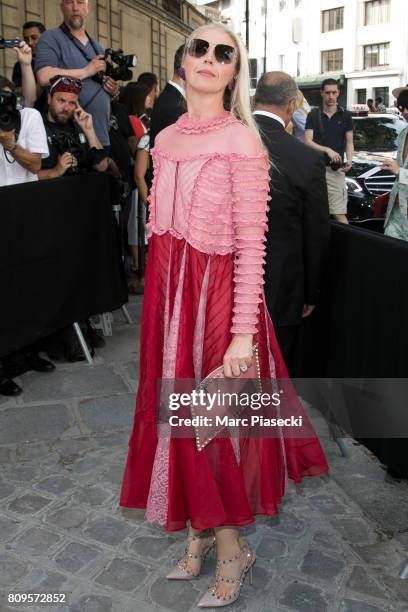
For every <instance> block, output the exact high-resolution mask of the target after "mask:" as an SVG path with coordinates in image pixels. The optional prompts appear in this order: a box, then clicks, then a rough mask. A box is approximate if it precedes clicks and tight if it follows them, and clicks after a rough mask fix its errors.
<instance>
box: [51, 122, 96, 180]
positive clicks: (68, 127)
mask: <svg viewBox="0 0 408 612" xmlns="http://www.w3.org/2000/svg"><path fill="white" fill-rule="evenodd" d="M43 122H44V127H45V131H46V133H47V142H48V148H49V151H50V155H49V157H45V158H44V159H42V160H41V170H50V169H51V168H54V167H55V166H56V165H57V162H58V156H59V155H60V153H59V150H58V147H57V146H56V144H55V142H54V140H53V136H54V135H59V134H70V135H71V136H74V137H75V138H76V140H77V143H78V146H81V147H83V148H84V149H85V150H88V149H89V144H88V141H87V139H86V136H85V134H84V133H83V131H82V130H81V129H80V127H79V126H78V125H77V124H76V123H75V121H74V119H70V120H69V121H68V122H67V123H65V124H60V123H52V122H51V121H48V119H47V116H46V115H43Z"/></svg>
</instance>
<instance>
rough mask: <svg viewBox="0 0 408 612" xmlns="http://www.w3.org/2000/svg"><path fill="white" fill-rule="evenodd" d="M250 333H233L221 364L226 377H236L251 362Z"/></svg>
mask: <svg viewBox="0 0 408 612" xmlns="http://www.w3.org/2000/svg"><path fill="white" fill-rule="evenodd" d="M252 342H253V335H252V334H235V335H234V337H233V339H232V341H231V344H230V345H229V347H228V348H227V352H226V353H225V355H224V360H223V366H224V375H225V377H226V378H233V377H234V376H236V377H238V376H240V374H242V373H243V372H246V371H247V370H248V368H250V367H251V364H252Z"/></svg>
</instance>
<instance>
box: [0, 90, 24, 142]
mask: <svg viewBox="0 0 408 612" xmlns="http://www.w3.org/2000/svg"><path fill="white" fill-rule="evenodd" d="M20 127H21V117H20V111H18V110H17V98H16V95H15V94H14V93H11V92H10V91H0V130H3V132H11V131H12V130H14V131H15V132H16V133H17V132H19V131H20Z"/></svg>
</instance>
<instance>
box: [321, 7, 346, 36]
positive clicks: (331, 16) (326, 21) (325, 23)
mask: <svg viewBox="0 0 408 612" xmlns="http://www.w3.org/2000/svg"><path fill="white" fill-rule="evenodd" d="M343 20H344V6H340V7H339V8H335V9H330V11H322V32H331V31H332V30H342V29H343Z"/></svg>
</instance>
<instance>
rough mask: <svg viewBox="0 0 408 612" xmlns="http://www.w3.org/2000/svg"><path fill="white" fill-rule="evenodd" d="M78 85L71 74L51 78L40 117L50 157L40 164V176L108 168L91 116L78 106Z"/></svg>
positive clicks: (50, 176)
mask: <svg viewBox="0 0 408 612" xmlns="http://www.w3.org/2000/svg"><path fill="white" fill-rule="evenodd" d="M81 87H82V84H81V81H79V80H78V79H74V78H72V77H68V76H60V75H57V76H55V77H54V78H52V79H51V88H50V93H49V95H48V113H47V115H46V116H44V117H43V121H44V125H45V130H46V132H47V139H48V146H49V149H50V156H49V157H48V159H46V160H44V161H43V163H42V165H41V170H40V171H39V173H38V176H39V178H40V179H49V178H57V177H59V176H62V175H63V174H65V173H66V172H67V171H71V172H77V171H79V170H87V169H88V170H89V169H90V168H94V169H95V170H97V171H99V172H104V171H105V170H106V169H107V167H108V160H107V157H106V152H105V151H104V150H103V147H102V145H101V143H100V142H99V140H98V138H97V136H96V133H95V130H94V128H93V122H92V116H91V115H90V114H89V113H86V112H85V111H84V110H83V109H82V108H81V107H80V106H79V102H78V100H79V95H80V93H81Z"/></svg>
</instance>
